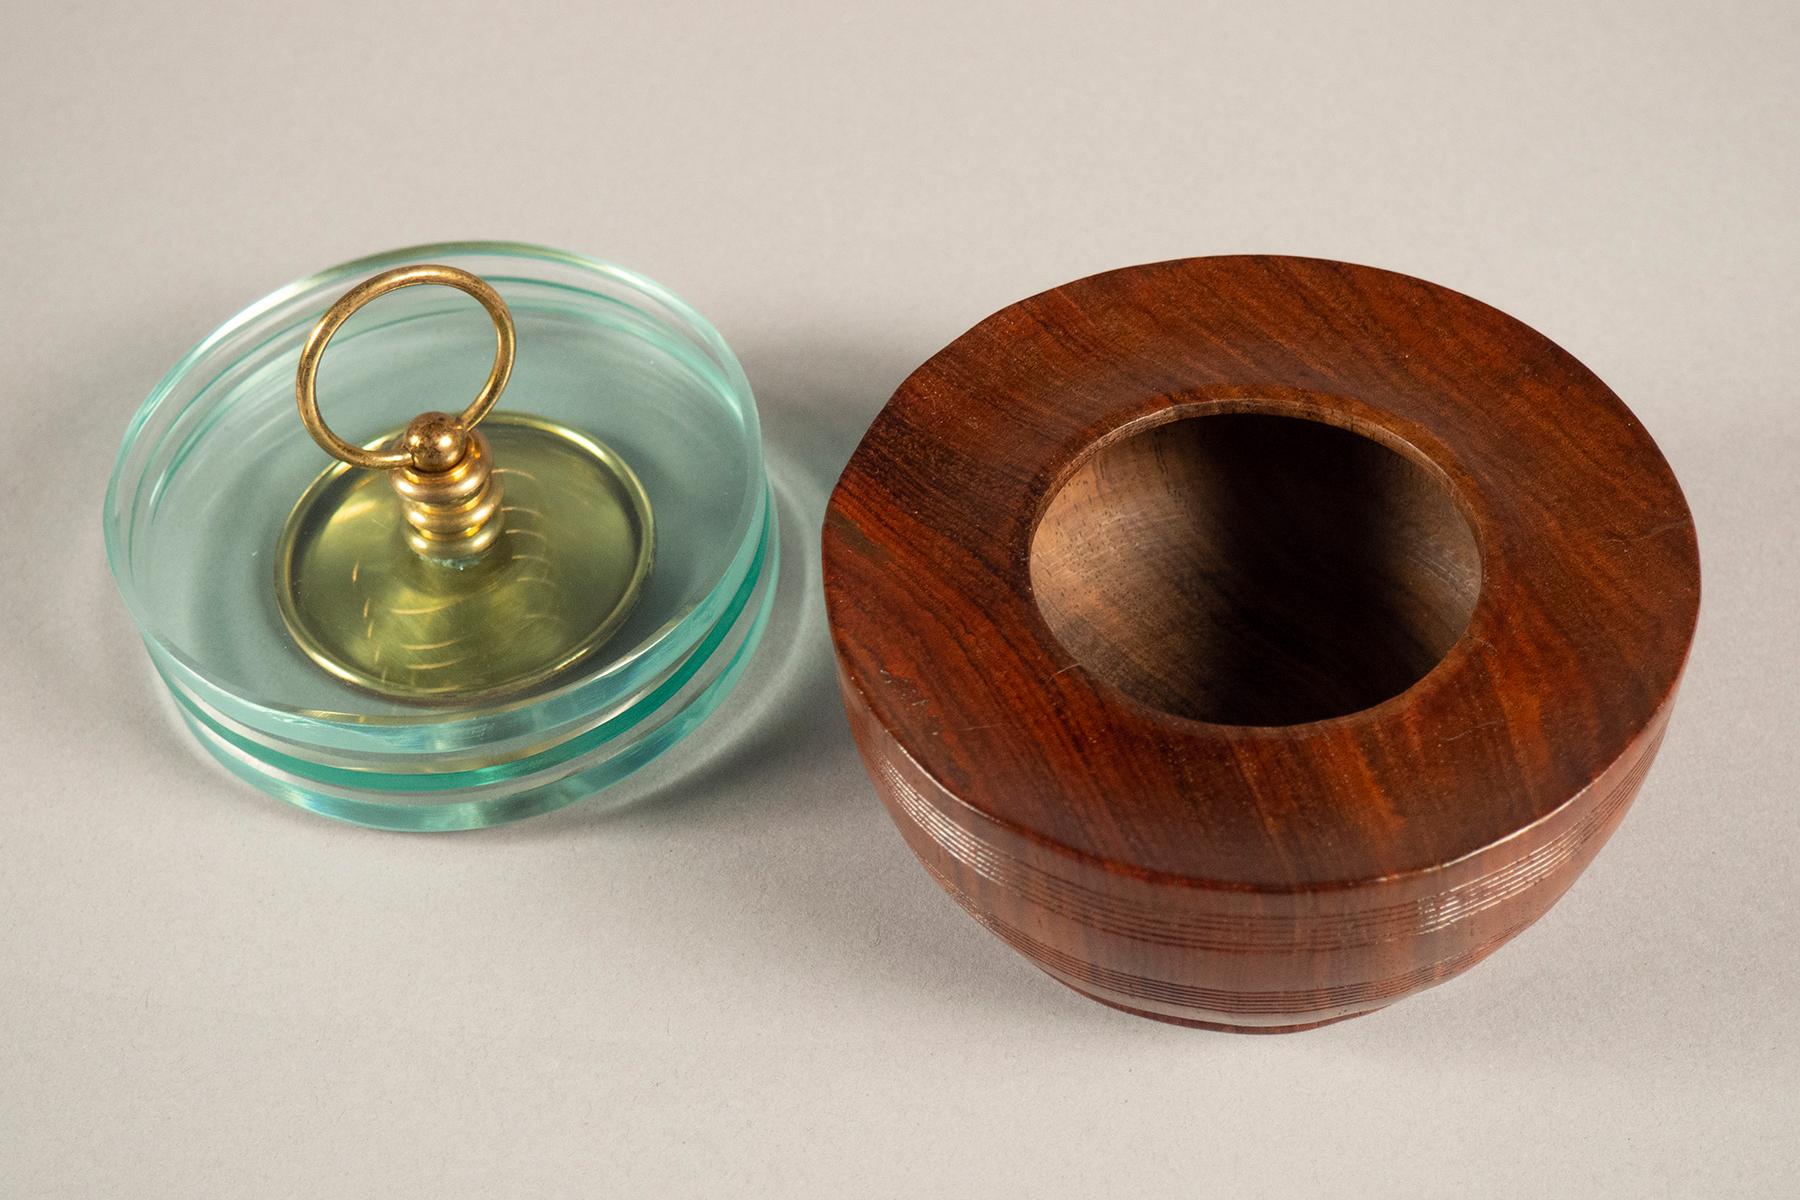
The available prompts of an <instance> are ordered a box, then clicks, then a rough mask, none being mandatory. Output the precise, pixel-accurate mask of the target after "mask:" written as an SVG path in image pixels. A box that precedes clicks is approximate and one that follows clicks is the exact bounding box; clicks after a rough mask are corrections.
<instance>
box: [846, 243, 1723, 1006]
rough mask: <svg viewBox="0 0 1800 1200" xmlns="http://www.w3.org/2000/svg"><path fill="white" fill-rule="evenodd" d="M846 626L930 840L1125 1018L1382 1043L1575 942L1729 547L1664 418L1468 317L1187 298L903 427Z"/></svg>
mask: <svg viewBox="0 0 1800 1200" xmlns="http://www.w3.org/2000/svg"><path fill="white" fill-rule="evenodd" d="M824 574H825V589H826V600H827V606H828V610H829V615H830V620H831V625H832V632H833V637H834V641H835V644H836V649H837V654H838V666H839V675H840V681H841V683H842V687H843V693H844V700H845V705H846V708H847V711H848V712H849V715H850V721H851V728H852V730H853V732H854V733H855V735H856V738H857V743H858V745H859V747H860V749H861V751H862V754H863V757H864V760H865V762H866V764H867V766H868V768H869V772H870V775H871V778H872V779H873V780H874V781H875V784H876V788H877V790H878V792H879V793H880V794H881V796H882V799H883V800H884V801H885V802H886V804H887V806H888V808H889V810H890V812H891V814H892V815H893V817H894V820H895V823H896V825H897V827H898V828H899V829H900V831H901V833H902V834H903V835H904V836H905V838H906V840H907V842H908V844H909V845H910V846H911V848H912V849H913V851H914V853H915V854H917V855H918V857H919V859H920V860H921V862H922V863H924V865H925V866H926V868H927V870H928V871H929V872H930V874H931V875H932V876H933V877H934V878H936V879H937V880H938V881H939V883H940V884H941V885H942V886H943V887H944V888H945V889H946V891H948V892H949V893H950V894H951V895H952V896H953V897H955V898H956V899H957V901H958V903H960V904H961V905H962V906H963V907H964V908H965V909H966V910H968V911H969V912H970V913H971V914H972V915H973V916H975V917H976V919H977V920H979V921H980V922H981V923H982V924H983V925H984V926H986V927H987V928H989V929H990V930H992V931H993V932H994V933H996V934H997V935H998V936H1000V937H1001V938H1002V939H1003V940H1005V941H1006V942H1007V943H1008V944H1010V945H1012V946H1013V947H1015V948H1016V949H1018V950H1019V951H1020V952H1021V953H1024V954H1025V955H1026V956H1027V957H1029V958H1031V959H1032V960H1033V961H1034V962H1036V963H1037V964H1038V965H1039V966H1041V967H1042V968H1044V969H1045V970H1046V971H1047V972H1049V973H1050V974H1051V975H1052V976H1054V977H1055V978H1057V979H1059V980H1061V981H1062V982H1064V983H1066V984H1068V985H1069V986H1071V987H1074V988H1077V989H1078V990H1081V991H1083V992H1085V993H1087V994H1089V995H1091V996H1093V997H1094V998H1096V999H1099V1000H1101V1001H1103V1002H1105V1003H1107V1004H1110V1005H1113V1006H1115V1007H1119V1008H1123V1009H1126V1010H1128V1011H1132V1012H1137V1013H1140V1014H1143V1015H1148V1016H1153V1017H1157V1018H1160V1019H1164V1020H1171V1021H1177V1022H1181V1023H1186V1024H1197V1025H1205V1026H1216V1027H1225V1028H1237V1029H1245V1030H1256V1031H1267V1030H1272V1029H1288V1028H1303V1027H1310V1026H1312V1025H1316V1024H1322V1023H1325V1022H1328V1021H1331V1020H1337V1019H1341V1018H1343V1017H1346V1016H1354V1015H1358V1014H1360V1013H1363V1012H1367V1011H1370V1010H1372V1009H1374V1008H1377V1007H1380V1006H1382V1005H1384V1004H1386V1003H1389V1002H1391V1001H1393V1000H1395V999H1398V998H1400V997H1402V996H1405V995H1408V994H1410V993H1412V992H1415V991H1417V990H1419V989H1420V988H1423V987H1427V986H1430V985H1431V984H1433V983H1436V982H1439V981H1441V980H1442V979H1445V978H1448V977H1449V976H1450V975H1453V974H1455V973H1456V972H1458V971H1461V970H1464V969H1466V968H1467V967H1468V966H1470V965H1472V964H1473V963H1475V962H1477V961H1479V960H1480V959H1481V958H1482V957H1484V956H1485V955H1486V954H1488V953H1490V952H1491V951H1492V950H1493V949H1495V948H1496V947H1498V946H1499V945H1501V944H1503V943H1504V942H1506V941H1507V940H1509V939H1510V938H1511V937H1513V936H1514V935H1516V934H1517V933H1518V932H1519V931H1520V930H1521V929H1523V928H1525V927H1526V926H1527V925H1529V924H1530V923H1531V921H1533V920H1535V919H1536V918H1537V917H1538V916H1540V915H1542V913H1543V912H1544V911H1546V910H1547V909H1548V908H1549V906H1550V905H1551V904H1552V903H1554V902H1555V900H1556V899H1557V898H1558V897H1559V896H1560V895H1561V894H1562V893H1563V892H1564V891H1565V890H1566V889H1567V887H1568V886H1569V884H1570V883H1571V882H1572V881H1573V880H1574V878H1575V877H1576V876H1577V875H1578V874H1579V872H1580V871H1581V870H1582V869H1583V868H1584V867H1585V866H1586V864H1587V862H1588V861H1590V860H1591V859H1592V857H1593V855H1594V854H1595V853H1597V852H1598V850H1599V848H1600V847H1601V845H1603V844H1604V842H1605V840H1606V838H1607V837H1608V836H1609V835H1610V833H1611V831H1612V830H1613V828H1615V827H1616V825H1617V824H1618V822H1619V820H1620V819H1621V818H1622V817H1623V814H1624V812H1625V810H1626V808H1627V807H1628V806H1629V804H1630V802H1631V799H1632V797H1633V796H1634V795H1635V794H1636V792H1637V790H1638V788H1639V786H1640V785H1641V783H1642V781H1643V778H1644V774H1645V772H1647V771H1648V769H1649V766H1650V763H1651V761H1652V759H1653V757H1654V755H1655V753H1656V750H1657V748H1658V746H1659V745H1660V743H1661V740H1662V735H1663V731H1664V728H1665V725H1666V722H1667V720H1668V717H1669V713H1670V711H1671V708H1672V705H1673V701H1674V695H1675V689H1676V685H1677V682H1678V680H1679V676H1680V673H1681V669H1682V666H1683V663H1684V661H1685V657H1686V654H1687V650H1688V646H1689V643H1690V641H1691V639H1692V634H1693V628H1694V621H1695V617H1696V614H1697V610H1698V602H1699V564H1698V553H1697V548H1696V543H1695V540H1694V532H1693V523H1692V519H1691V517H1690V516H1689V514H1688V510H1687V506H1686V504H1685V501H1684V500H1683V498H1682V496H1681V492H1680V489H1679V487H1678V486H1677V485H1676V483H1675V480H1674V477H1673V476H1672V474H1671V473H1670V472H1669V470H1668V467H1667V464H1666V463H1664V461H1663V459H1662V457H1661V455H1660V454H1659V453H1658V451H1657V450H1656V447H1655V445H1654V444H1653V443H1652V442H1651V441H1650V439H1649V437H1648V436H1647V435H1646V434H1645V433H1644V431H1643V429H1642V427H1641V426H1640V425H1639V424H1638V422H1637V421H1636V420H1635V418H1634V417H1632V415H1631V413H1630V412H1629V411H1628V410H1627V409H1626V408H1625V407H1624V405H1623V404H1622V403H1620V402H1619V400H1618V398H1617V397H1615V396H1614V395H1613V394H1612V393H1611V392H1610V391H1609V390H1608V389H1607V388H1606V387H1605V385H1604V384H1602V383H1601V382H1600V381H1599V380H1598V379H1596V378H1595V377H1594V376H1593V375H1592V374H1591V373H1590V372H1588V371H1587V370H1586V369H1585V368H1583V367H1582V366H1581V365H1580V364H1579V363H1578V362H1576V361H1575V360H1574V359H1573V358H1572V357H1570V356H1569V355H1568V354H1567V353H1565V352H1564V351H1562V350H1561V349H1559V348H1558V347H1556V346H1555V345H1553V344H1552V343H1550V342H1549V341H1548V340H1547V339H1545V338H1543V337H1542V336H1541V335H1539V334H1537V333H1535V332H1533V331H1532V330H1530V329H1528V328H1527V327H1525V326H1523V325H1521V324H1520V323H1518V322H1517V321H1514V320H1512V319H1511V318H1509V317H1506V316H1505V315H1504V314H1501V313H1499V312H1497V311H1495V310H1494V309H1492V308H1489V307H1488V306H1486V305H1483V304H1480V303H1478V302H1477V301H1474V300H1471V299H1469V298H1468V297H1466V296H1462V295H1459V294H1457V293H1455V292H1451V291H1448V290H1447V289H1444V288H1440V287H1436V286H1434V285H1431V284H1428V283H1424V282H1422V281H1420V280H1416V279H1411V278H1408V277H1405V276H1401V275H1395V274H1391V273H1388V272H1383V271H1376V270H1372V269H1369V268H1363V267H1353V266H1349V265H1346V264H1341V263H1330V262H1323V261H1319V260H1310V259H1291V258H1274V257H1239V258H1217V259H1192V260H1184V261H1180V262H1171V263H1159V264H1153V265H1150V266H1145V267H1137V268H1131V269H1128V270H1124V271H1116V272H1110V273H1108V274H1105V275H1100V276H1095V277H1093V278H1090V279H1085V280H1081V281H1078V282H1076V283H1072V284H1069V285H1066V286H1065V287H1062V288H1057V289H1055V290H1053V291H1050V292H1046V293H1044V294H1043V295H1040V296H1036V297H1033V298H1032V299H1030V300H1026V301H1022V302H1020V303H1019V304H1016V305H1014V306H1012V307H1011V308H1008V309H1006V310H1003V311H1002V312H1000V313H997V314H995V315H994V316H993V317H990V318H989V319H988V320H986V321H984V322H982V323H981V324H980V325H978V326H976V327H975V328H974V329H972V330H971V331H970V332H969V333H967V334H965V335H964V336H963V337H961V338H959V339H958V340H957V341H956V342H954V343H952V344H951V345H950V346H949V347H947V348H945V349H944V350H943V351H941V352H940V353H939V354H938V355H936V356H935V357H934V358H932V359H931V360H930V361H929V362H927V363H926V364H925V365H924V366H922V367H920V368H919V370H918V371H916V372H915V373H914V374H913V375H912V376H911V377H910V378H909V379H908V380H907V381H906V382H905V383H904V384H903V385H902V386H901V388H900V389H899V391H898V392H896V394H895V396H894V398H893V399H892V400H891V401H890V402H889V404H888V406H887V407H886V408H885V409H884V410H883V411H882V413H881V415H880V416H879V417H878V418H877V420H876V421H875V423H874V425H872V426H871V428H870V430H869V432H868V435H867V436H866V437H865V438H864V440H863V443H862V445H861V446H860V447H859V448H858V450H857V452H856V454H855V456H854V457H853V458H852V459H851V461H850V464H849V465H848V466H847V467H846V469H845V471H844V475H843V477H842V478H841V479H840V480H839V482H838V485H837V488H836V490H835V491H834V492H833V495H832V499H831V503H830V506H829V509H828V512H827V517H826V523H825V531H824Z"/></svg>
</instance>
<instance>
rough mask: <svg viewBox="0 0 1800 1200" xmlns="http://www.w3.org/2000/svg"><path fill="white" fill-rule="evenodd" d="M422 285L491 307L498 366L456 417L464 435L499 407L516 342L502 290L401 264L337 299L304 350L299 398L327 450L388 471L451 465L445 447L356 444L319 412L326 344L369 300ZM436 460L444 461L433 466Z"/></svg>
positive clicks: (303, 416) (442, 270)
mask: <svg viewBox="0 0 1800 1200" xmlns="http://www.w3.org/2000/svg"><path fill="white" fill-rule="evenodd" d="M421 283H437V284H442V285H443V286H445V287H453V288H456V289H457V290H458V291H461V292H467V293H468V294H469V295H471V296H473V297H475V299H476V300H478V301H480V303H481V307H483V308H485V309H487V313H488V316H489V317H490V318H492V320H493V322H494V335H495V336H494V340H495V346H494V366H493V369H492V370H490V371H489V372H488V377H487V382H486V383H484V384H482V385H481V391H480V393H479V394H478V395H476V397H475V399H474V400H473V401H471V402H470V404H469V407H467V408H465V409H463V411H462V415H460V416H458V417H455V418H452V421H453V422H454V424H455V425H456V426H457V427H458V428H460V429H461V430H462V431H463V433H464V434H467V433H468V431H469V430H471V429H474V428H475V424H476V422H478V421H480V420H481V418H483V417H485V416H487V415H488V413H489V411H491V410H492V409H493V407H494V404H495V402H496V401H498V400H499V399H500V393H501V392H503V391H505V390H506V381H507V380H508V379H509V378H511V376H512V366H513V347H514V341H515V339H514V334H513V320H512V313H511V311H510V310H508V309H507V307H506V301H504V300H502V299H501V298H500V293H499V292H496V291H495V290H494V289H493V288H492V287H490V286H489V285H488V283H487V281H486V280H484V279H482V278H481V277H480V276H478V275H471V274H469V272H467V271H464V270H460V269H458V268H456V267H445V266H437V265H433V264H429V263H421V264H419V265H417V266H411V267H395V268H394V269H393V270H391V271H383V272H382V273H381V274H379V275H376V276H375V277H373V278H371V279H366V280H364V281H363V282H361V283H359V284H357V285H356V286H355V287H353V288H351V289H350V290H349V291H347V292H345V293H344V294H343V295H342V296H340V297H339V298H338V301H337V303H335V304H333V305H332V306H331V307H330V308H329V309H327V310H326V311H325V315H324V316H322V317H320V318H319V322H318V324H316V325H314V326H313V328H312V333H311V334H309V335H308V336H307V339H306V345H305V347H303V348H302V349H301V351H300V369H299V371H298V372H296V373H295V375H294V398H295V400H297V401H298V402H299V404H300V420H301V422H302V423H303V424H305V426H306V432H308V433H310V434H312V438H313V441H315V442H317V443H319V445H320V446H322V447H324V449H325V452H326V453H327V454H329V455H331V456H332V457H333V458H337V459H342V460H343V461H344V462H347V463H349V464H350V465H351V466H353V467H365V468H367V469H369V470H372V471H388V470H392V469H394V468H395V467H404V466H407V465H409V464H410V465H411V466H413V467H415V468H417V469H418V470H421V471H442V470H444V469H446V467H447V466H449V465H451V464H445V463H443V462H442V451H441V449H440V450H438V451H437V452H436V453H433V452H432V451H430V450H428V449H426V448H424V447H415V448H413V449H410V450H409V449H406V448H396V449H393V450H365V449H364V448H362V447H361V446H353V445H351V444H350V443H349V442H346V441H345V440H344V439H343V438H341V437H339V436H338V435H337V434H335V433H333V432H332V431H331V428H330V426H328V425H326V424H325V418H324V416H323V415H322V414H321V413H320V412H319V395H318V377H319V360H320V359H321V358H323V357H324V356H325V347H326V346H328V345H330V344H331V338H332V335H333V334H335V333H336V332H337V331H338V329H339V327H340V326H342V325H343V323H344V322H345V321H348V320H349V319H350V315H351V314H352V313H354V312H355V311H356V310H357V309H359V308H361V307H362V306H363V305H365V304H367V303H368V302H369V301H371V300H374V299H376V298H377V297H379V296H385V295H387V294H388V293H389V292H393V291H398V290H399V289H401V288H403V287H413V286H415V285H416V284H421ZM409 440H410V439H409ZM421 451H423V452H424V457H425V460H426V461H423V462H422V461H420V458H421ZM459 457H460V455H459ZM430 463H436V464H438V465H428V464H430Z"/></svg>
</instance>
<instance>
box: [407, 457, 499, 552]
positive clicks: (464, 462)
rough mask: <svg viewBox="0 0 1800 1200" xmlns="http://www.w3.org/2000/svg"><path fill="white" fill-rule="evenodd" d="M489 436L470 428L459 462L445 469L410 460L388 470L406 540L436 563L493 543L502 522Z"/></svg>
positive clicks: (415, 549)
mask: <svg viewBox="0 0 1800 1200" xmlns="http://www.w3.org/2000/svg"><path fill="white" fill-rule="evenodd" d="M493 467H494V456H493V451H492V450H491V449H490V448H489V446H488V441H487V438H485V437H483V436H482V435H481V434H480V432H478V431H476V430H470V431H469V432H468V435H467V449H466V450H465V451H464V453H463V456H462V458H461V460H460V461H458V462H457V463H455V464H454V465H453V466H451V467H449V468H448V469H447V470H443V471H421V470H419V469H418V468H417V467H414V466H411V465H408V466H404V467H401V468H399V469H398V470H395V471H390V472H389V473H388V481H389V482H390V483H391V484H393V487H394V491H395V492H396V493H398V494H399V496H400V502H401V511H402V513H403V515H404V516H405V518H406V525H407V529H406V544H407V545H409V546H411V547H412V548H413V551H414V552H415V553H417V554H420V555H422V556H424V557H425V558H430V559H435V560H437V561H439V562H452V563H457V562H466V561H468V560H470V559H473V558H475V557H477V556H479V555H481V554H482V553H484V552H485V551H487V549H488V548H489V547H491V546H492V545H493V544H494V541H495V539H496V538H498V537H499V536H500V529H501V526H502V524H503V521H502V517H501V511H500V498H501V490H500V477H499V476H498V475H496V474H494V469H493Z"/></svg>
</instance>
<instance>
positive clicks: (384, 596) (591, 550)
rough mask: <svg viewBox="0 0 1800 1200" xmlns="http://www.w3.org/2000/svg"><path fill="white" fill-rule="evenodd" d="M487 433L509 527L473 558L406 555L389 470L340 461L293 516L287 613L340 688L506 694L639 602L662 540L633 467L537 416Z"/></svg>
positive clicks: (420, 697)
mask: <svg viewBox="0 0 1800 1200" xmlns="http://www.w3.org/2000/svg"><path fill="white" fill-rule="evenodd" d="M481 428H482V431H483V432H484V433H485V434H486V435H487V437H488V440H489V441H490V442H491V443H492V445H493V450H494V462H495V466H494V473H495V474H496V475H497V476H500V477H501V485H502V489H503V495H504V501H503V505H502V508H501V514H502V518H503V520H504V526H503V528H502V530H501V533H500V537H499V540H498V541H497V542H496V543H495V545H494V546H493V548H492V549H491V550H489V551H488V552H487V553H486V554H484V555H483V556H482V557H481V558H479V559H477V560H476V561H475V562H473V563H470V564H468V565H466V566H455V565H451V564H447V563H441V562H435V561H432V560H429V559H426V558H422V557H420V556H419V555H417V554H415V553H413V551H412V550H411V549H410V548H409V547H408V546H407V544H406V536H405V531H406V526H405V523H404V521H403V520H402V517H401V509H400V498H399V497H398V496H396V495H395V494H394V490H393V488H392V487H390V486H389V484H388V480H387V478H386V475H385V473H383V472H377V471H360V470H353V469H352V468H351V467H350V466H348V465H347V464H345V463H336V464H333V465H332V467H331V468H330V469H329V470H327V471H326V472H325V473H324V474H322V475H320V476H319V478H318V479H316V480H314V481H313V483H312V486H310V487H309V488H307V489H306V492H305V494H303V495H302V496H301V497H300V501H299V503H297V504H296V505H295V506H294V511H293V512H292V513H290V514H289V515H288V519H287V524H286V526H285V527H284V528H283V529H282V533H281V541H280V544H279V546H278V547H277V551H276V564H275V573H276V579H275V594H276V599H277V601H278V603H279V605H280V608H281V616H282V620H283V621H285V622H286V623H287V628H288V632H289V633H290V634H291V635H292V636H293V638H294V641H295V642H296V643H298V644H299V646H300V648H301V649H302V650H304V651H305V652H306V654H307V656H308V657H310V658H311V659H312V660H313V661H314V662H316V663H318V664H319V665H320V666H321V667H323V668H325V669H326V670H327V671H330V672H331V673H332V674H333V675H335V676H337V677H338V678H339V679H342V680H344V681H345V682H346V683H351V684H354V685H356V686H357V687H361V688H365V689H367V690H369V691H371V692H375V693H378V694H380V695H382V696H387V697H390V698H393V699H399V700H410V701H416V702H421V703H439V704H444V703H462V702H466V701H472V700H487V699H494V698H498V697H502V696H507V695H510V694H513V693H516V692H521V691H524V690H525V689H527V688H529V687H532V686H534V685H536V684H539V683H542V682H544V681H545V680H547V679H549V678H550V677H551V676H553V675H555V674H556V673H558V672H559V671H561V670H563V669H564V668H565V667H568V666H570V665H572V664H574V663H575V662H577V661H578V660H580V659H581V658H583V657H585V656H586V655H588V654H590V653H591V652H593V651H594V650H595V649H597V648H598V647H599V646H600V645H601V644H602V643H603V642H605V640H606V639H607V638H608V637H609V636H611V635H612V633H613V632H614V631H615V630H616V629H617V628H618V627H619V625H620V624H621V623H622V622H623V621H624V620H625V617H626V616H627V614H629V613H630V611H631V608H632V606H633V605H634V604H635V603H636V601H637V598H638V594H639V592H640V591H641V590H642V589H643V584H644V580H645V578H646V576H648V575H649V573H650V564H651V559H652V557H653V553H654V545H655V542H654V536H653V532H652V526H651V518H650V501H649V499H648V497H646V496H645V495H644V489H643V485H642V484H640V483H639V482H638V479H637V476H636V475H634V474H633V473H632V471H631V468H630V467H628V466H627V465H626V464H625V463H624V461H623V460H621V459H620V458H619V456H618V455H617V454H615V453H614V452H613V451H612V450H610V449H609V448H607V447H606V446H604V445H602V444H601V443H600V442H597V441H595V440H593V439H592V438H589V437H586V436H585V435H583V434H580V433H577V432H575V431H574V430H571V429H566V428H564V427H562V426H560V425H555V424H552V423H550V422H548V421H543V420H540V419H538V418H536V417H526V416H519V415H516V414H496V415H494V416H492V417H490V418H489V419H488V420H487V421H486V422H484V423H483V424H482V427H481ZM393 436H394V435H393V434H389V435H388V436H387V437H384V438H381V439H378V440H377V441H375V442H371V443H370V446H371V447H374V446H378V445H386V444H388V443H390V442H391V441H392V439H393Z"/></svg>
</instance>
